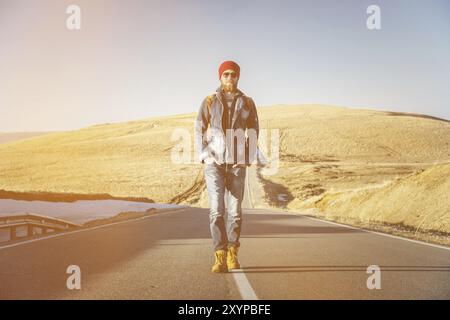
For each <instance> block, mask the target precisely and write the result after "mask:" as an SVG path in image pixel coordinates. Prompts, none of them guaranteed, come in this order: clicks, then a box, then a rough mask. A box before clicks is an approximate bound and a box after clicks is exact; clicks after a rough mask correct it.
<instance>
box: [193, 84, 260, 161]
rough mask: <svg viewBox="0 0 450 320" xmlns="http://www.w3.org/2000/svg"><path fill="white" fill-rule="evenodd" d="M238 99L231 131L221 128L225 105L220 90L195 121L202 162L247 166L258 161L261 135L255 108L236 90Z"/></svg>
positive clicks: (209, 97) (204, 106)
mask: <svg viewBox="0 0 450 320" xmlns="http://www.w3.org/2000/svg"><path fill="white" fill-rule="evenodd" d="M236 96H237V97H236V99H237V100H236V104H235V110H234V113H233V118H232V120H231V125H230V127H231V130H230V129H227V132H224V130H223V128H222V115H223V111H224V108H225V102H224V101H223V97H222V94H221V87H219V88H218V89H217V90H216V93H215V94H213V95H211V96H208V97H206V98H205V99H204V100H203V102H202V104H201V106H200V110H199V111H198V115H197V118H196V122H195V143H196V148H197V152H198V160H199V161H200V162H201V163H204V162H205V159H208V158H209V159H212V158H213V159H215V160H216V161H217V162H218V163H219V164H223V163H233V164H245V165H247V166H248V165H250V164H251V163H253V162H254V161H255V160H256V155H257V152H258V151H257V150H258V147H257V146H258V136H259V123H258V113H257V111H256V105H255V103H254V102H253V99H252V98H250V97H248V96H246V95H245V94H244V93H243V92H242V91H240V90H237V93H236ZM208 105H209V107H208Z"/></svg>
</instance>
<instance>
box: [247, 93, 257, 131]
mask: <svg viewBox="0 0 450 320" xmlns="http://www.w3.org/2000/svg"><path fill="white" fill-rule="evenodd" d="M248 102H249V107H250V114H249V116H248V118H247V129H254V130H255V131H256V139H258V137H259V120H258V112H257V111H256V105H255V102H254V101H253V99H252V98H248Z"/></svg>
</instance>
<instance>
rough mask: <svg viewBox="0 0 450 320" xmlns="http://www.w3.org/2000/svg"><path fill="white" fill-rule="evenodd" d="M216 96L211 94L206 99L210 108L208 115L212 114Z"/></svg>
mask: <svg viewBox="0 0 450 320" xmlns="http://www.w3.org/2000/svg"><path fill="white" fill-rule="evenodd" d="M214 96H215V94H211V95H209V96H207V97H206V106H207V107H208V113H209V114H211V106H212V102H213V99H214Z"/></svg>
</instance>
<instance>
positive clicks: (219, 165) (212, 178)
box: [195, 61, 259, 272]
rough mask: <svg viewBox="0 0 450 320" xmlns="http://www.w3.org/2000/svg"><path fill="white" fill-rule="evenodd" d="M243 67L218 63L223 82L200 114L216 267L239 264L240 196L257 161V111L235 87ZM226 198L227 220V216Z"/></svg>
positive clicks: (201, 155)
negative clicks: (251, 167)
mask: <svg viewBox="0 0 450 320" xmlns="http://www.w3.org/2000/svg"><path fill="white" fill-rule="evenodd" d="M239 77H240V67H239V65H238V64H237V63H236V62H233V61H225V62H223V63H222V64H221V65H220V67H219V79H220V86H219V88H218V89H217V90H216V92H215V93H214V94H212V95H210V96H208V97H206V98H205V99H204V100H203V102H202V104H201V106H200V110H199V112H198V115H197V119H196V126H195V136H196V144H197V150H198V151H199V161H200V162H201V163H205V167H204V174H205V181H206V187H207V190H208V197H209V204H210V214H209V220H210V230H211V236H212V240H213V249H214V255H215V262H214V265H213V267H212V269H211V271H212V272H227V271H228V270H232V269H239V268H240V264H239V260H238V257H237V253H238V248H239V246H240V242H239V238H240V233H241V225H242V209H241V204H242V199H243V196H244V188H245V175H246V170H247V166H249V165H250V164H251V163H253V162H254V160H256V154H257V141H258V135H259V124H258V114H257V111H256V105H255V103H254V102H253V100H252V99H251V98H250V97H248V96H246V95H245V94H244V93H243V92H242V91H240V90H239V89H238V88H237V84H238V81H239ZM225 202H226V203H227V213H228V216H227V219H225V217H224V215H225Z"/></svg>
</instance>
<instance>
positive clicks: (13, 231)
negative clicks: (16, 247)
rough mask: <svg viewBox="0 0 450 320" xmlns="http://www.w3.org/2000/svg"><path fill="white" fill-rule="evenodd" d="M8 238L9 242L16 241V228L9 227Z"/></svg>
mask: <svg viewBox="0 0 450 320" xmlns="http://www.w3.org/2000/svg"><path fill="white" fill-rule="evenodd" d="M9 238H10V239H11V240H16V239H17V235H16V227H11V228H10V229H9Z"/></svg>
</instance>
